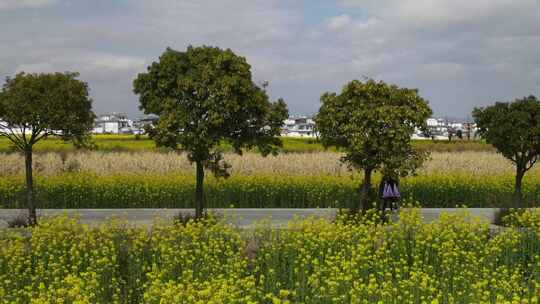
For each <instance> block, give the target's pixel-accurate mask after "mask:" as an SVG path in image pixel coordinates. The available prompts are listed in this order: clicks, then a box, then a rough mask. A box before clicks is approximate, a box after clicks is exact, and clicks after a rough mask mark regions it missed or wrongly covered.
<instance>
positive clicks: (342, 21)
mask: <svg viewBox="0 0 540 304" xmlns="http://www.w3.org/2000/svg"><path fill="white" fill-rule="evenodd" d="M351 24H352V18H351V16H349V15H347V14H342V15H339V16H335V17H331V18H328V19H327V20H326V26H327V27H328V29H330V30H331V31H339V30H341V29H343V28H345V27H347V26H349V25H351Z"/></svg>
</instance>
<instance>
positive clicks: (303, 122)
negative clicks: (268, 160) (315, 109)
mask: <svg viewBox="0 0 540 304" xmlns="http://www.w3.org/2000/svg"><path fill="white" fill-rule="evenodd" d="M283 124H284V127H283V129H282V130H281V135H282V136H290V137H317V136H318V133H317V132H316V130H315V121H314V120H313V119H311V118H307V117H299V118H292V117H289V118H288V119H286V120H285V121H284V122H283Z"/></svg>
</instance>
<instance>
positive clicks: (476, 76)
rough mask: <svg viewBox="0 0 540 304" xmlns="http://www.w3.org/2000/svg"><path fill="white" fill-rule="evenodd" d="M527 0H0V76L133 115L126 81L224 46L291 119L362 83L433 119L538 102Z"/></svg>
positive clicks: (539, 55) (536, 8)
mask: <svg viewBox="0 0 540 304" xmlns="http://www.w3.org/2000/svg"><path fill="white" fill-rule="evenodd" d="M538 20H540V2H539V1H538V0H475V1H466V0H429V1H428V0H424V1H422V0H336V1H331V0H326V1H325V0H312V1H309V0H288V1H279V0H220V1H216V0H154V1H146V0H116V1H115V0H93V1H82V0H0V26H1V28H2V31H0V77H2V78H4V77H6V76H9V75H14V74H15V73H17V72H18V71H26V72H51V71H66V70H70V71H78V72H80V74H81V79H83V80H85V81H87V82H88V83H89V86H90V88H91V94H92V97H93V99H94V108H95V111H96V112H97V113H102V112H108V111H121V112H127V113H129V114H130V115H132V116H135V115H138V114H139V112H138V100H137V97H136V96H135V95H133V93H132V87H131V83H132V80H133V78H134V77H135V76H136V75H137V73H139V72H142V71H144V70H145V68H146V66H148V65H149V64H150V63H151V62H152V61H154V60H156V59H157V57H158V56H159V54H160V53H161V52H163V50H164V49H165V48H166V47H167V46H170V47H173V48H176V49H180V50H181V49H185V48H186V46H188V45H189V44H193V45H200V44H209V45H216V46H220V47H222V48H231V49H233V50H234V51H235V52H236V53H238V54H239V55H242V56H245V57H246V58H247V60H248V62H250V64H251V65H252V71H253V75H254V78H255V80H256V81H257V82H262V81H265V80H267V81H269V82H270V87H269V93H270V96H271V97H272V98H273V99H277V98H280V97H281V98H284V99H285V101H286V102H287V103H288V104H289V107H290V110H291V112H292V113H305V114H311V113H315V112H316V111H317V109H318V107H319V97H320V95H321V94H322V93H324V92H325V91H337V90H340V88H341V86H343V85H344V84H345V83H346V82H348V81H350V80H352V79H359V78H362V77H364V76H368V77H372V78H375V79H380V80H384V81H386V82H390V83H395V84H397V85H400V86H406V87H414V88H418V89H419V90H420V94H421V95H422V96H423V97H424V98H426V99H428V100H429V101H430V104H431V106H432V108H433V109H434V111H435V113H436V114H437V115H440V116H457V117H463V118H466V117H467V116H468V115H469V113H470V111H471V110H472V109H473V108H474V107H475V106H482V105H487V104H490V103H492V102H494V101H499V100H501V101H504V100H511V99H514V98H516V97H522V96H525V95H529V94H535V95H537V96H539V95H540V26H539V25H538Z"/></svg>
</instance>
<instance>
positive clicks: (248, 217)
mask: <svg viewBox="0 0 540 304" xmlns="http://www.w3.org/2000/svg"><path fill="white" fill-rule="evenodd" d="M421 210H422V215H423V217H424V220H425V221H426V222H429V221H433V220H435V219H437V218H438V217H439V215H440V214H441V212H449V213H452V212H457V211H460V210H462V209H458V208H447V209H437V208H433V209H431V208H424V209H421ZM468 210H469V212H470V213H472V214H473V215H476V216H479V217H480V218H482V219H484V220H486V221H488V222H490V223H491V222H492V221H493V218H494V215H495V212H496V211H497V209H495V208H469V209H468ZM210 211H213V212H216V213H218V214H222V215H223V216H224V217H225V218H226V219H227V221H228V222H230V223H233V224H235V225H238V226H241V227H245V226H250V225H252V224H254V223H256V222H258V221H261V220H269V221H270V223H271V224H272V226H281V225H285V224H286V223H287V222H288V221H290V220H292V219H293V218H295V217H299V218H305V217H309V216H315V217H325V218H329V219H331V218H334V217H335V214H336V211H337V209H210ZM180 212H182V213H193V209H41V210H38V215H39V216H50V215H60V214H68V215H70V216H78V217H79V218H80V221H81V222H83V223H100V222H103V221H106V220H107V219H109V218H112V217H118V218H123V219H127V220H128V221H129V222H130V223H132V224H135V225H150V224H152V222H153V221H154V220H155V219H165V220H170V219H171V218H172V217H174V216H175V215H177V214H179V213H180ZM21 214H22V215H24V214H26V211H25V210H22V209H0V226H5V222H6V221H7V220H9V219H12V218H14V217H16V216H17V215H21Z"/></svg>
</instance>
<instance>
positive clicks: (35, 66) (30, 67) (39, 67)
mask: <svg viewBox="0 0 540 304" xmlns="http://www.w3.org/2000/svg"><path fill="white" fill-rule="evenodd" d="M15 71H16V72H17V73H18V72H26V73H50V72H54V67H53V65H52V64H50V63H49V62H38V63H28V64H21V65H19V66H17V67H16V68H15Z"/></svg>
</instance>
